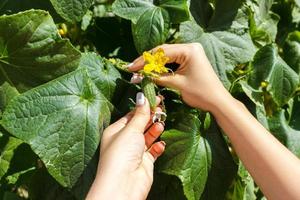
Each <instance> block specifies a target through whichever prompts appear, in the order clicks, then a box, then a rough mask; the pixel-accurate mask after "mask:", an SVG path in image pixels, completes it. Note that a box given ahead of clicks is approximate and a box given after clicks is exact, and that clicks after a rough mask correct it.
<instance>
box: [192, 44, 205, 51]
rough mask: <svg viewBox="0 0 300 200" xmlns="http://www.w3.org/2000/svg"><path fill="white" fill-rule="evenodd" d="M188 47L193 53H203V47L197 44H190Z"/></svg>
mask: <svg viewBox="0 0 300 200" xmlns="http://www.w3.org/2000/svg"><path fill="white" fill-rule="evenodd" d="M190 47H191V49H192V50H194V51H203V46H202V45H201V44H200V43H198V42H194V43H191V44H190Z"/></svg>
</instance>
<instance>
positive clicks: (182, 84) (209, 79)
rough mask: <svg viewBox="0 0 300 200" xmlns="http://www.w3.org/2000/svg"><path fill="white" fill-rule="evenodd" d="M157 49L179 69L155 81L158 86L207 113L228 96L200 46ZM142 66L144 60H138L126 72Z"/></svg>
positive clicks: (141, 58)
mask: <svg viewBox="0 0 300 200" xmlns="http://www.w3.org/2000/svg"><path fill="white" fill-rule="evenodd" d="M158 48H162V49H163V50H164V51H165V54H166V56H168V57H169V58H170V60H169V63H174V62H175V63H177V64H180V67H179V68H178V69H177V71H176V72H175V73H174V75H173V74H166V75H163V76H162V77H160V78H158V79H156V82H157V84H159V85H161V86H166V87H172V88H175V89H178V90H179V91H180V92H181V94H182V97H183V100H184V101H185V102H186V103H187V104H189V105H190V106H193V107H197V108H201V109H203V110H208V111H212V110H213V109H214V107H215V106H217V104H218V102H219V101H222V100H223V99H224V97H231V95H230V94H229V93H228V92H227V90H226V89H225V88H224V87H223V85H222V83H221V81H220V80H219V78H218V77H217V75H216V74H215V72H214V70H213V68H212V66H211V64H210V62H209V61H208V59H207V57H206V55H205V52H204V50H203V48H202V46H201V45H200V44H198V43H192V44H170V45H168V44H164V45H162V46H158V47H157V48H155V49H154V51H155V50H156V49H158ZM144 64H145V63H144V60H143V57H139V58H137V59H136V60H135V61H134V62H133V63H132V64H131V65H130V67H129V68H128V69H129V70H130V71H138V70H141V69H142V68H143V67H144ZM137 78H139V77H137ZM133 81H134V82H135V80H133Z"/></svg>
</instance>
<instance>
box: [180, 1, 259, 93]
mask: <svg viewBox="0 0 300 200" xmlns="http://www.w3.org/2000/svg"><path fill="white" fill-rule="evenodd" d="M213 8H214V9H213ZM190 10H191V13H192V14H193V17H194V20H192V21H190V22H185V23H182V24H181V26H180V42H182V43H191V42H197V43H201V44H202V46H203V48H204V50H205V53H206V55H207V57H208V59H209V60H210V62H211V64H212V66H213V68H214V70H215V72H216V73H217V75H218V76H219V78H220V80H221V81H222V83H223V84H224V86H225V87H226V88H227V89H229V87H230V85H231V83H230V80H229V77H228V73H230V72H231V71H232V70H233V69H234V67H235V66H236V65H238V64H243V63H247V62H249V61H250V60H251V59H252V58H253V55H254V53H255V47H254V45H253V43H252V40H251V37H250V34H249V32H248V16H247V12H246V9H245V6H244V4H243V1H241V0H229V1H226V4H224V2H223V1H221V0H215V1H213V2H211V1H201V2H200V1H197V0H191V7H190ZM203 10H205V11H203ZM200 12H201V13H200Z"/></svg>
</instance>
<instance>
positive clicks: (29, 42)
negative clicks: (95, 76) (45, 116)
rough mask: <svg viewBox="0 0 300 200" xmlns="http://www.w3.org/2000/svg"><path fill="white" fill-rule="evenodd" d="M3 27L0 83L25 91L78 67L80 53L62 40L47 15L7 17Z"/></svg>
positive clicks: (32, 12) (32, 13)
mask: <svg viewBox="0 0 300 200" xmlns="http://www.w3.org/2000/svg"><path fill="white" fill-rule="evenodd" d="M0 27H5V28H1V29H0V74H1V75H0V82H3V81H7V82H8V83H10V84H11V85H15V86H16V87H17V88H18V89H19V88H21V89H23V90H24V89H28V87H34V86H37V85H39V84H41V83H44V82H46V81H49V80H52V79H54V78H56V77H58V76H60V75H62V74H66V73H68V72H70V71H72V70H74V69H75V68H76V67H77V65H78V62H79V58H80V53H79V52H78V51H77V50H76V49H75V48H74V47H73V46H72V45H71V43H70V42H69V41H68V40H65V39H62V38H61V37H60V35H59V34H58V32H57V29H56V25H55V24H54V22H53V20H52V18H51V16H50V15H49V14H48V13H47V12H45V11H41V10H29V11H25V12H22V13H19V14H15V15H8V16H5V15H4V16H2V17H0Z"/></svg>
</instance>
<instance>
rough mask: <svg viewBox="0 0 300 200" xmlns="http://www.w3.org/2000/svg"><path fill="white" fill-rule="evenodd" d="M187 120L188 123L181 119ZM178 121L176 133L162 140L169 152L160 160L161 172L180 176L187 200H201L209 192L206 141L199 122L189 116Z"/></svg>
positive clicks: (169, 132)
mask: <svg viewBox="0 0 300 200" xmlns="http://www.w3.org/2000/svg"><path fill="white" fill-rule="evenodd" d="M177 115H179V114H177ZM183 116H184V121H183V120H182V119H181V117H183ZM176 118H177V117H176ZM176 118H175V121H174V122H173V129H170V130H167V131H165V132H164V134H163V135H162V136H161V139H162V140H163V141H165V142H166V144H167V149H166V151H165V152H164V155H163V156H162V158H161V159H160V162H159V171H160V172H163V173H166V174H169V175H175V176H177V177H178V178H179V179H180V180H181V182H182V185H183V191H184V194H185V196H186V197H187V199H188V200H197V199H199V198H200V196H201V194H202V193H203V191H204V188H205V183H206V180H207V177H208V171H209V168H210V166H209V158H208V157H209V156H210V155H209V152H207V151H208V150H207V144H206V141H205V139H204V138H203V137H201V135H200V121H199V119H198V118H197V117H196V116H195V115H192V114H189V113H186V114H185V115H181V116H180V118H179V117H178V118H179V119H177V120H176Z"/></svg>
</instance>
